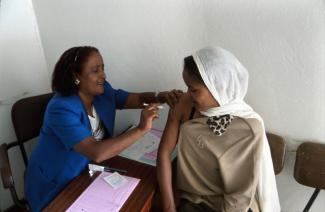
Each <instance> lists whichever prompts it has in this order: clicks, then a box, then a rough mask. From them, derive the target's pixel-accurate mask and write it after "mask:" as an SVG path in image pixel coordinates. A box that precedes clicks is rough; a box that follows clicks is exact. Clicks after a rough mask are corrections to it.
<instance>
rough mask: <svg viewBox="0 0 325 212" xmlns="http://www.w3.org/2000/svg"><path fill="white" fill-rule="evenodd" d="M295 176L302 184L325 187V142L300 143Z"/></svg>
mask: <svg viewBox="0 0 325 212" xmlns="http://www.w3.org/2000/svg"><path fill="white" fill-rule="evenodd" d="M294 178H295V179H296V181H297V182H298V183H300V184H302V185H305V186H310V187H314V188H319V189H325V144H320V143H311V142H305V143H302V144H300V145H299V147H298V149H297V155H296V161H295V168H294Z"/></svg>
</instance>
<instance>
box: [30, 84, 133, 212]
mask: <svg viewBox="0 0 325 212" xmlns="http://www.w3.org/2000/svg"><path fill="white" fill-rule="evenodd" d="M127 97H128V92H126V91H124V90H121V89H119V90H115V89H113V88H112V87H111V85H110V84H109V83H108V82H105V85H104V93H103V94H102V95H99V96H96V97H94V100H93V105H94V107H95V109H96V112H97V113H98V115H99V117H100V119H101V121H102V122H103V125H104V128H105V137H106V138H107V137H111V136H112V134H113V129H114V121H115V110H116V109H122V108H123V107H124V105H125V102H126V100H127ZM89 136H92V132H91V127H90V123H89V119H88V115H87V112H86V110H85V107H84V106H83V103H82V102H81V99H80V97H79V96H78V95H71V96H68V97H65V96H62V95H60V94H58V93H57V94H55V95H54V97H53V98H52V99H51V100H50V102H49V104H48V106H47V109H46V112H45V116H44V123H43V126H42V129H41V132H40V137H39V142H38V143H37V146H36V147H35V149H34V150H33V152H32V154H31V156H30V158H29V161H28V167H27V170H26V175H25V196H26V199H27V201H28V202H29V204H30V206H31V208H32V210H33V211H40V210H41V209H42V208H43V207H45V206H46V205H47V204H48V203H49V202H50V201H51V200H52V199H53V198H54V197H55V196H56V195H57V194H58V193H59V192H60V191H61V190H62V189H63V188H64V187H65V186H66V185H67V184H68V183H69V182H70V181H71V180H72V179H73V178H75V177H76V176H78V175H79V174H80V173H81V171H82V170H84V169H85V168H86V166H87V164H88V163H89V159H88V158H87V157H85V156H84V155H81V154H80V153H78V152H76V151H74V149H73V146H74V145H75V144H77V143H79V142H80V141H82V140H83V139H85V138H87V137H89Z"/></svg>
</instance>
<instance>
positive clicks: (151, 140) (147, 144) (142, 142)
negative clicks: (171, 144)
mask: <svg viewBox="0 0 325 212" xmlns="http://www.w3.org/2000/svg"><path fill="white" fill-rule="evenodd" d="M161 135H162V131H160V130H156V129H151V130H150V131H149V132H148V133H147V134H145V135H144V136H143V137H142V138H140V139H139V140H138V141H136V142H135V143H134V144H132V145H131V146H129V147H128V148H127V149H125V150H124V151H123V152H121V153H120V154H119V155H120V156H122V157H126V158H129V159H132V160H136V161H139V162H141V163H145V164H149V165H151V166H156V160H157V152H158V147H159V143H160V138H161ZM175 157H176V151H175V150H174V151H173V153H172V156H171V159H172V160H173V159H174V158H175Z"/></svg>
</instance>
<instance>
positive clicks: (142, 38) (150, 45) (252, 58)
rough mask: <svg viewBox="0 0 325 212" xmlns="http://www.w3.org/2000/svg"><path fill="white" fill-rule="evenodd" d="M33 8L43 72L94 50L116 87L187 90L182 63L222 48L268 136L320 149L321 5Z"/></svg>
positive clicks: (297, 0)
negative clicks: (245, 80) (80, 51)
mask: <svg viewBox="0 0 325 212" xmlns="http://www.w3.org/2000/svg"><path fill="white" fill-rule="evenodd" d="M33 2H34V4H35V10H36V16H37V18H38V21H39V26H40V32H41V37H42V40H43V46H44V49H45V56H46V59H47V65H48V70H49V71H50V72H51V71H52V69H53V66H54V64H55V62H56V61H57V59H58V57H59V55H60V54H62V53H63V51H64V50H65V49H67V48H69V47H71V46H75V45H94V46H97V47H98V48H99V49H100V50H101V53H102V54H103V57H104V61H105V63H106V67H107V68H106V72H107V76H108V80H109V81H110V82H111V83H112V84H113V85H114V86H115V87H121V88H125V89H127V90H131V91H143V90H166V89H171V88H174V87H176V88H183V89H185V86H184V83H183V81H182V78H181V70H182V59H183V57H184V56H187V55H189V54H191V53H192V52H193V51H195V50H196V49H198V48H201V47H204V46H207V45H220V46H222V47H224V48H226V49H229V50H230V51H232V52H233V53H234V54H235V55H237V57H238V58H239V59H240V60H241V61H242V63H243V64H244V65H245V66H246V67H247V69H248V70H249V72H250V85H249V90H248V95H247V101H248V102H249V103H250V104H251V105H252V106H253V107H254V108H255V109H256V111H258V112H259V113H260V114H261V115H262V117H264V120H265V124H266V127H267V129H268V130H270V131H272V132H276V133H280V134H281V135H284V136H287V137H289V138H293V139H298V140H302V139H312V140H317V141H320V142H325V136H324V135H325V134H324V130H323V129H324V127H325V119H324V117H325V114H324V108H325V107H324V106H325V102H324V101H325V98H324V83H323V80H324V67H325V65H324V46H325V45H324V44H325V43H324V37H325V36H324V5H323V1H322V0H288V1H281V0H272V1H271V0H259V1H249V3H248V2H247V1H243V0H241V1H238V0H228V1H213V0H208V1H195V0H191V1H190V0H178V1H174V0H167V1H150V0H138V1H131V0H122V1H117V0H109V1H100V0H94V1H77V0H71V1H69V2H67V1H64V0H57V1H44V0H33ZM129 115H131V117H133V118H132V119H133V120H131V121H134V122H136V121H137V115H135V113H134V114H133V113H131V114H128V116H123V117H129ZM161 123H163V122H161ZM305 123H309V124H305ZM310 123H313V124H310ZM162 125H163V124H159V127H162ZM118 126H120V125H119V123H118Z"/></svg>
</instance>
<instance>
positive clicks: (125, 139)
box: [74, 127, 146, 163]
mask: <svg viewBox="0 0 325 212" xmlns="http://www.w3.org/2000/svg"><path fill="white" fill-rule="evenodd" d="M145 133H146V131H144V130H141V129H140V128H138V127H136V128H133V129H131V130H129V131H127V132H125V133H123V134H122V135H120V136H117V137H115V138H109V139H104V140H102V141H95V139H94V138H93V137H88V138H86V139H85V140H83V141H81V142H80V143H79V144H77V145H75V146H74V149H75V150H76V151H77V152H80V153H81V154H83V155H85V156H86V157H88V158H89V159H90V160H92V161H95V162H97V163H100V162H102V161H104V160H107V159H109V158H111V157H114V156H116V155H118V154H119V153H120V152H121V151H123V150H124V149H126V148H127V147H128V146H130V145H132V144H133V143H134V142H135V141H136V140H138V139H139V138H141V137H142V136H143V135H144V134H145Z"/></svg>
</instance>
